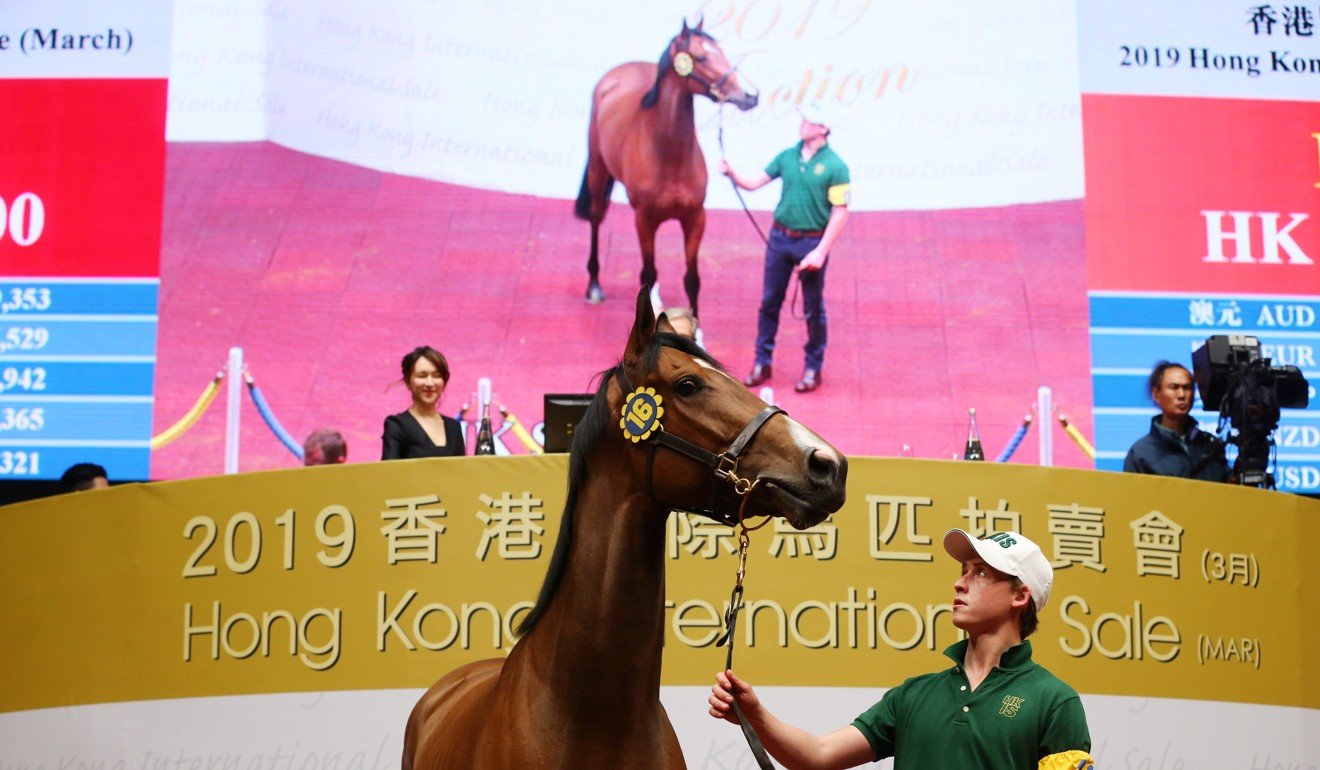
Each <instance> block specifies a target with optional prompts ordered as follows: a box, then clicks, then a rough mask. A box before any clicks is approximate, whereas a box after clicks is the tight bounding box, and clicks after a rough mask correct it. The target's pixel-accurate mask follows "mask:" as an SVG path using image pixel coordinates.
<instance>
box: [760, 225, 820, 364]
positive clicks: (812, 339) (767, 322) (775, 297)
mask: <svg viewBox="0 0 1320 770" xmlns="http://www.w3.org/2000/svg"><path fill="white" fill-rule="evenodd" d="M819 244H820V238H818V237H817V238H790V237H789V236H787V235H785V234H784V233H781V232H779V231H778V230H771V231H770V243H769V244H768V245H767V246H766V249H765V282H764V283H763V284H762V289H761V312H760V316H759V318H758V319H757V324H756V363H758V364H761V365H765V364H769V363H770V361H771V359H772V358H773V357H774V352H775V335H776V334H777V333H778V331H779V310H780V308H781V307H782V306H783V304H784V294H785V292H786V291H787V290H788V282H789V281H790V280H792V278H793V268H795V267H797V265H798V263H799V262H801V261H802V259H803V258H804V257H806V256H807V252H809V251H811V250H812V249H814V248H816V246H817V245H819ZM828 266H829V260H828V259H827V260H826V262H825V265H823V266H821V268H820V269H819V270H804V271H802V272H801V273H799V275H800V276H801V279H802V313H803V315H805V316H806V320H807V344H806V346H805V348H804V350H805V351H806V363H805V364H804V367H805V368H807V369H816V370H817V371H819V370H820V368H821V364H823V363H824V361H825V341H826V337H827V334H826V325H825V268H826V267H828Z"/></svg>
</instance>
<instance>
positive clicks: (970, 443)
mask: <svg viewBox="0 0 1320 770" xmlns="http://www.w3.org/2000/svg"><path fill="white" fill-rule="evenodd" d="M967 420H968V426H967V448H966V449H964V450H963V459H964V460H981V461H984V460H985V452H984V451H982V449H981V434H980V432H978V431H977V430H976V409H975V408H972V409H968V410H967Z"/></svg>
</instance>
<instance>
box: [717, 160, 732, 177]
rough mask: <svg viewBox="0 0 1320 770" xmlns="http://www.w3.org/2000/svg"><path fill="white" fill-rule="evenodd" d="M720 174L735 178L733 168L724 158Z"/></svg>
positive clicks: (721, 161) (721, 162)
mask: <svg viewBox="0 0 1320 770" xmlns="http://www.w3.org/2000/svg"><path fill="white" fill-rule="evenodd" d="M720 173H721V174H723V175H725V176H729V177H731V176H733V166H730V165H729V161H727V160H724V159H723V158H720Z"/></svg>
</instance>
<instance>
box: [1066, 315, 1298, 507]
mask: <svg viewBox="0 0 1320 770" xmlns="http://www.w3.org/2000/svg"><path fill="white" fill-rule="evenodd" d="M1090 311H1091V379H1092V386H1093V391H1094V403H1095V410H1094V415H1095V447H1096V467H1098V468H1100V469H1102V470H1122V468H1123V458H1124V457H1125V456H1126V455H1127V450H1128V447H1130V446H1131V445H1132V443H1133V442H1134V441H1136V440H1137V439H1138V438H1140V437H1141V436H1143V435H1145V433H1146V432H1148V431H1149V430H1150V418H1151V417H1152V416H1153V415H1154V414H1155V413H1156V412H1157V411H1158V410H1156V408H1155V407H1154V405H1153V404H1152V403H1151V400H1150V392H1149V389H1148V388H1147V378H1148V377H1149V375H1150V370H1151V368H1152V367H1153V366H1154V365H1155V362H1157V361H1160V360H1169V361H1174V362H1177V363H1180V364H1183V365H1185V366H1187V367H1188V368H1189V369H1190V368H1191V367H1192V351H1193V350H1195V349H1196V348H1199V347H1200V346H1201V345H1202V344H1204V343H1205V340H1206V338H1207V337H1210V336H1212V335H1215V334H1248V335H1251V336H1254V337H1257V338H1258V339H1259V340H1260V343H1261V356H1262V357H1267V358H1270V359H1271V362H1272V364H1273V365H1275V366H1283V365H1290V366H1296V367H1298V368H1299V369H1301V370H1302V374H1303V375H1304V376H1305V377H1306V378H1307V380H1309V381H1310V400H1311V404H1310V406H1309V407H1308V408H1307V409H1284V410H1281V417H1280V420H1279V430H1278V431H1277V433H1276V434H1275V442H1276V451H1277V454H1276V457H1277V467H1276V468H1275V470H1274V473H1275V481H1276V484H1277V486H1278V488H1279V489H1281V490H1285V491H1288V492H1303V493H1307V494H1315V493H1320V404H1317V403H1316V385H1317V384H1318V383H1320V366H1317V364H1316V360H1317V359H1316V354H1317V351H1318V350H1320V322H1318V320H1317V319H1320V299H1317V298H1316V297H1298V296H1262V295H1251V296H1228V295H1222V294H1174V293H1169V294H1158V293H1149V292H1099V291H1093V292H1091V293H1090ZM1192 416H1194V417H1195V418H1196V419H1197V420H1198V421H1200V423H1201V427H1202V428H1204V429H1206V430H1211V431H1214V430H1215V429H1216V426H1217V423H1218V421H1219V414H1218V413H1217V412H1207V411H1205V409H1204V404H1202V403H1201V402H1200V400H1199V393H1198V400H1197V402H1196V408H1195V409H1194V411H1193V412H1192ZM1233 457H1234V452H1233V448H1232V447H1229V461H1230V463H1231V462H1232V460H1233Z"/></svg>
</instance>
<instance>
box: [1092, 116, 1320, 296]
mask: <svg viewBox="0 0 1320 770" xmlns="http://www.w3.org/2000/svg"><path fill="white" fill-rule="evenodd" d="M1082 109H1083V130H1084V132H1085V142H1086V145H1085V146H1086V239H1087V244H1086V251H1087V260H1086V263H1087V272H1088V284H1089V286H1090V288H1091V289H1092V290H1106V289H1111V290H1150V291H1182V292H1186V291H1206V292H1229V293H1237V294H1241V293H1279V294H1310V293H1314V292H1317V291H1320V187H1318V186H1317V185H1320V138H1317V135H1318V134H1320V103H1316V102H1270V101H1244V100H1234V99H1201V98H1169V97H1133V96H1096V95H1086V96H1083V97H1082ZM1217 212H1219V213H1217Z"/></svg>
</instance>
